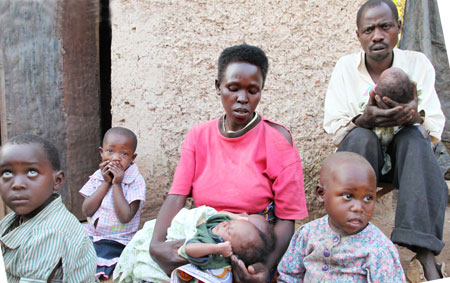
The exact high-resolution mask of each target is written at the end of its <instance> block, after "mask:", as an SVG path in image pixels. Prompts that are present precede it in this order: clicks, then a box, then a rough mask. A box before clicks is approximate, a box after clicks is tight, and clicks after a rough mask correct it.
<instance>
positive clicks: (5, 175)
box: [2, 170, 13, 178]
mask: <svg viewBox="0 0 450 283" xmlns="http://www.w3.org/2000/svg"><path fill="white" fill-rule="evenodd" d="M12 176H13V173H12V172H11V171H9V170H6V171H3V173H2V177H3V178H12Z"/></svg>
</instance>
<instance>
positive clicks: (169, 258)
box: [150, 240, 188, 277]
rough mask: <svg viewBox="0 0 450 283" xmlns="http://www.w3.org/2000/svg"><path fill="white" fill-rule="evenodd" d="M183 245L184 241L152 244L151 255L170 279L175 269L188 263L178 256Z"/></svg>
mask: <svg viewBox="0 0 450 283" xmlns="http://www.w3.org/2000/svg"><path fill="white" fill-rule="evenodd" d="M183 244H184V240H178V241H173V242H162V243H158V244H156V245H155V243H153V242H152V244H151V247H150V255H151V256H152V258H153V259H154V260H155V261H156V263H158V265H159V266H160V267H161V268H162V269H163V270H164V272H165V273H166V274H167V275H168V276H169V277H170V274H171V273H172V271H173V270H174V269H175V268H177V267H179V266H182V265H184V264H186V263H188V261H187V260H186V259H184V258H182V257H180V256H179V255H178V249H179V248H180V247H181V246H182V245H183Z"/></svg>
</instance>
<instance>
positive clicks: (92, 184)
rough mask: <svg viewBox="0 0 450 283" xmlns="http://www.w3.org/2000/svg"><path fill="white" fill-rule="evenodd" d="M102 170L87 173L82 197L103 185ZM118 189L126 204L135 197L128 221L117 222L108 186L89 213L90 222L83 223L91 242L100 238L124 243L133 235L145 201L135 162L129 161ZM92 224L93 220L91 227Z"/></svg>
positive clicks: (141, 180) (111, 193) (111, 194)
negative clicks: (136, 202)
mask: <svg viewBox="0 0 450 283" xmlns="http://www.w3.org/2000/svg"><path fill="white" fill-rule="evenodd" d="M104 182H105V180H104V179H103V176H102V172H101V171H100V169H99V170H97V171H95V172H94V174H92V176H90V178H89V181H88V182H87V183H86V184H85V185H84V186H83V187H82V188H81V190H80V194H81V195H83V196H84V197H88V196H91V195H92V194H93V193H95V191H96V190H97V189H98V187H100V185H101V184H103V183H104ZM122 191H123V195H124V197H125V199H126V200H127V202H128V203H132V202H133V201H136V200H139V201H140V204H139V209H138V211H137V212H136V214H135V215H134V217H133V219H131V220H130V222H128V223H121V222H120V221H119V218H117V215H116V211H115V210H114V199H113V190H112V185H111V187H110V188H109V190H108V192H107V193H106V195H105V197H104V198H103V200H102V203H101V204H100V207H99V208H98V209H97V211H96V212H95V213H94V215H92V218H91V221H90V222H89V224H88V225H86V226H85V228H86V231H87V233H88V235H89V236H91V237H92V238H93V241H94V242H97V241H100V240H112V241H116V242H118V243H121V244H123V245H126V244H128V243H129V242H130V241H131V238H133V236H134V234H135V233H136V232H137V230H138V228H139V221H140V219H141V210H142V207H143V206H144V202H145V180H144V177H142V175H141V174H140V173H139V170H138V167H137V165H136V163H132V164H131V165H130V166H129V167H128V168H127V170H125V174H124V177H123V180H122ZM93 223H97V225H96V226H95V227H94V224H93Z"/></svg>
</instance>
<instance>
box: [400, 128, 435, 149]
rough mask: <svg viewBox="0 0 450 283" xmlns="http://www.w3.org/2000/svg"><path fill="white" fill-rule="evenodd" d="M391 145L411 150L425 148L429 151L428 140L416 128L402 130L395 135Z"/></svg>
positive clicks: (429, 144) (429, 143)
mask: <svg viewBox="0 0 450 283" xmlns="http://www.w3.org/2000/svg"><path fill="white" fill-rule="evenodd" d="M392 143H393V146H394V147H395V148H397V147H398V146H406V147H407V148H408V149H413V148H416V147H418V148H421V147H424V146H425V147H427V148H428V147H429V148H430V149H431V141H430V138H429V137H424V136H423V134H422V132H421V131H420V130H419V129H418V128H417V127H416V126H409V127H405V128H403V129H402V130H401V131H400V132H398V133H397V134H396V135H395V137H394V140H393V141H392Z"/></svg>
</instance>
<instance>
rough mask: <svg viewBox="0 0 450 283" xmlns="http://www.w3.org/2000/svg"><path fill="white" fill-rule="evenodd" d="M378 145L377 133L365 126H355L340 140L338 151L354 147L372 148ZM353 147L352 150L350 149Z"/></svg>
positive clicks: (349, 149)
mask: <svg viewBox="0 0 450 283" xmlns="http://www.w3.org/2000/svg"><path fill="white" fill-rule="evenodd" d="M379 147H380V143H379V141H378V137H377V135H375V133H374V132H373V131H372V130H370V129H366V128H355V129H353V130H352V131H351V132H350V133H348V134H347V136H346V137H345V138H344V140H343V141H342V142H341V144H340V145H339V147H338V151H353V150H354V149H356V148H365V149H367V148H372V149H377V148H379ZM351 149H353V150H351Z"/></svg>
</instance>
